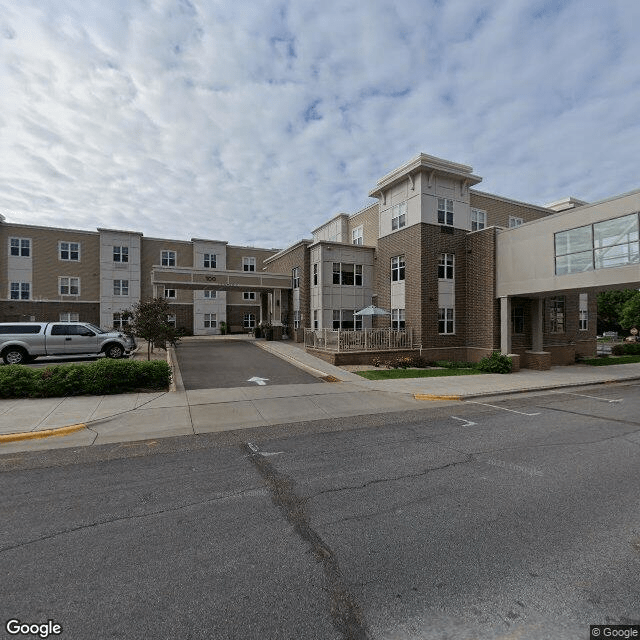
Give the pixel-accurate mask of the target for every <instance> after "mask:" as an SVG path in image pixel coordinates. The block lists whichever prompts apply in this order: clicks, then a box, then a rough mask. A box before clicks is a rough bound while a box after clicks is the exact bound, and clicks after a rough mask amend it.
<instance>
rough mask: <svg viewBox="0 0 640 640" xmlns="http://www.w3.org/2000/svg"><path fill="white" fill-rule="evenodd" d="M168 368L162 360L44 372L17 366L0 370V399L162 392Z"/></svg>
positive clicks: (103, 362) (63, 367)
mask: <svg viewBox="0 0 640 640" xmlns="http://www.w3.org/2000/svg"><path fill="white" fill-rule="evenodd" d="M170 382H171V369H170V367H169V365H168V364H167V363H166V362H165V361H164V360H152V361H150V362H140V361H134V360H111V359H109V358H104V359H103V360H96V362H91V363H90V364H66V365H65V364H59V365H54V366H49V367H46V368H44V369H40V368H31V367H25V366H23V365H19V364H12V365H7V366H4V367H0V398H53V397H58V396H77V395H107V394H112V393H127V392H130V391H136V390H147V389H148V390H160V389H166V388H167V387H168V386H169V383H170Z"/></svg>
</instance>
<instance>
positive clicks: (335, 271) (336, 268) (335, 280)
mask: <svg viewBox="0 0 640 640" xmlns="http://www.w3.org/2000/svg"><path fill="white" fill-rule="evenodd" d="M333 284H340V263H339V262H334V263H333Z"/></svg>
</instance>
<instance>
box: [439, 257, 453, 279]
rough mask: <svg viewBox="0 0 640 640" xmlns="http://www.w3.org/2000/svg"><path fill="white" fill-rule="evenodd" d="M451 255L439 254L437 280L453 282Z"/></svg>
mask: <svg viewBox="0 0 640 640" xmlns="http://www.w3.org/2000/svg"><path fill="white" fill-rule="evenodd" d="M453 260H454V254H453V253H442V254H440V262H439V263H438V278H440V279H441V280H453Z"/></svg>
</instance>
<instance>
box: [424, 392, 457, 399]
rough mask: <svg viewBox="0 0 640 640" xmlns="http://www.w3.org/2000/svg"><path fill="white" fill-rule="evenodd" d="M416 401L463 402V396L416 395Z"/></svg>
mask: <svg viewBox="0 0 640 640" xmlns="http://www.w3.org/2000/svg"><path fill="white" fill-rule="evenodd" d="M413 398H414V400H462V396H436V395H433V394H431V393H414V394H413Z"/></svg>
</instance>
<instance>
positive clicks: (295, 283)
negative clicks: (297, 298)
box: [291, 267, 300, 289]
mask: <svg viewBox="0 0 640 640" xmlns="http://www.w3.org/2000/svg"><path fill="white" fill-rule="evenodd" d="M291 285H292V287H293V288H294V289H299V288H300V267H293V269H291Z"/></svg>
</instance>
